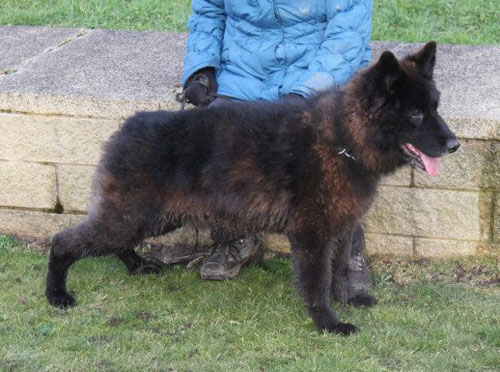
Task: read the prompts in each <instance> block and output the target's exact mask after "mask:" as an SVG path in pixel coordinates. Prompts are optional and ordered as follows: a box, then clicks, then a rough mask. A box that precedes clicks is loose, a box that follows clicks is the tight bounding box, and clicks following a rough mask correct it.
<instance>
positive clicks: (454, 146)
mask: <svg viewBox="0 0 500 372" xmlns="http://www.w3.org/2000/svg"><path fill="white" fill-rule="evenodd" d="M446 147H447V148H448V152H449V153H450V154H453V153H454V152H455V151H457V150H458V148H459V147H460V142H458V140H457V139H456V138H455V137H453V138H450V139H449V140H448V141H446Z"/></svg>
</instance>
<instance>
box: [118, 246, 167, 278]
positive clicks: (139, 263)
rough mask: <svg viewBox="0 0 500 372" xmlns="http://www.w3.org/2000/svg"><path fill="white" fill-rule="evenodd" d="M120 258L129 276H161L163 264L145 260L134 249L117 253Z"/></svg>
mask: <svg viewBox="0 0 500 372" xmlns="http://www.w3.org/2000/svg"><path fill="white" fill-rule="evenodd" d="M116 255H117V256H118V258H119V259H120V260H121V261H122V262H123V263H124V264H125V266H126V267H127V270H128V272H129V274H131V275H142V274H161V273H162V266H163V264H162V262H161V261H159V260H152V259H145V258H143V257H141V256H139V255H138V254H137V253H135V250H134V248H128V249H126V250H123V251H120V252H117V253H116Z"/></svg>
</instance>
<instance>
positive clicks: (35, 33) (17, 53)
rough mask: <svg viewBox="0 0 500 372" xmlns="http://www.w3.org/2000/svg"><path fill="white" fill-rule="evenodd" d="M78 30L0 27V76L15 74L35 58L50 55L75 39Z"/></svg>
mask: <svg viewBox="0 0 500 372" xmlns="http://www.w3.org/2000/svg"><path fill="white" fill-rule="evenodd" d="M79 33H81V31H80V30H77V29H71V28H46V27H19V26H14V27H6V26H0V34H1V35H2V37H1V38H0V75H1V74H2V71H3V72H4V73H6V72H10V73H16V72H17V71H19V70H20V69H22V68H23V65H25V64H27V63H29V62H30V61H33V60H34V59H35V58H36V57H37V56H39V55H42V54H45V53H50V52H51V51H52V50H54V49H55V48H57V47H59V46H60V45H61V44H63V43H65V42H67V41H68V40H70V39H71V38H73V37H76V36H77V35H78V34H79Z"/></svg>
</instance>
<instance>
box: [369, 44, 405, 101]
mask: <svg viewBox="0 0 500 372" xmlns="http://www.w3.org/2000/svg"><path fill="white" fill-rule="evenodd" d="M376 68H377V72H378V75H379V77H380V78H382V79H383V81H384V86H385V87H386V88H387V90H388V91H389V92H390V93H393V92H394V90H395V87H396V85H397V82H398V81H399V80H400V78H401V77H402V75H403V73H402V70H401V66H400V65H399V62H398V59H397V58H396V56H395V55H394V54H392V52H390V51H388V50H386V51H385V52H384V53H382V55H381V56H380V58H379V60H378V62H377V67H376Z"/></svg>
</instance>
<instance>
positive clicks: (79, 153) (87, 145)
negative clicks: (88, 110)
mask: <svg viewBox="0 0 500 372" xmlns="http://www.w3.org/2000/svg"><path fill="white" fill-rule="evenodd" d="M119 125H120V121H118V120H106V119H86V118H72V119H71V120H66V118H62V119H61V120H57V121H55V122H54V126H55V132H56V133H55V135H56V140H57V151H56V156H57V159H59V161H60V162H64V163H76V164H87V165H96V164H98V162H99V159H100V157H101V154H102V147H103V145H104V143H105V142H106V141H107V140H108V139H109V137H110V136H111V135H112V134H113V133H114V132H115V131H116V130H117V129H118V128H119Z"/></svg>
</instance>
